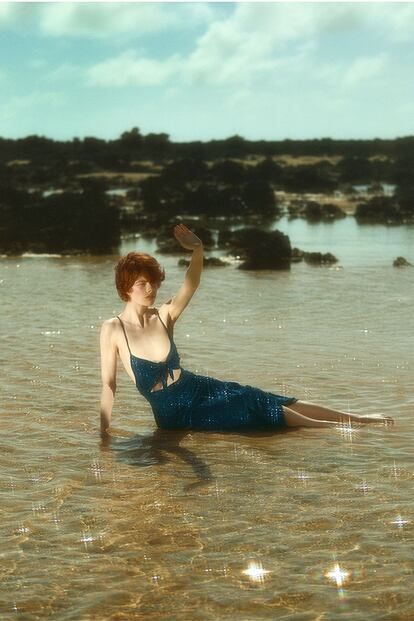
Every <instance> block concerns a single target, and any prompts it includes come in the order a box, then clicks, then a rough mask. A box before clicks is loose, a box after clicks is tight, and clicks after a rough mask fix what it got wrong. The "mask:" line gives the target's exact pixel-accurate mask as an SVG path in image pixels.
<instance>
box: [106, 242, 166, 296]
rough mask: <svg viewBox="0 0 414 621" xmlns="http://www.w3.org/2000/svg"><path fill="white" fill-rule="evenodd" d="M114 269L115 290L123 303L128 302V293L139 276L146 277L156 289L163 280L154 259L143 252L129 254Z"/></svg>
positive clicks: (162, 275) (162, 272) (161, 272)
mask: <svg viewBox="0 0 414 621" xmlns="http://www.w3.org/2000/svg"><path fill="white" fill-rule="evenodd" d="M114 269H115V285H116V289H117V291H118V295H119V297H120V298H121V300H123V301H124V302H129V300H130V297H129V294H128V291H130V289H131V288H132V286H133V284H134V282H135V281H136V280H137V279H138V277H139V276H146V277H147V278H148V280H150V281H151V282H154V283H156V284H157V285H158V287H159V286H160V285H161V283H162V281H163V280H165V271H164V269H163V268H162V267H161V265H160V264H159V263H158V261H157V260H156V259H154V257H152V256H151V255H150V254H146V253H145V252H129V253H128V254H126V255H125V256H124V257H121V258H120V259H119V261H118V263H117V264H116V265H115V268H114Z"/></svg>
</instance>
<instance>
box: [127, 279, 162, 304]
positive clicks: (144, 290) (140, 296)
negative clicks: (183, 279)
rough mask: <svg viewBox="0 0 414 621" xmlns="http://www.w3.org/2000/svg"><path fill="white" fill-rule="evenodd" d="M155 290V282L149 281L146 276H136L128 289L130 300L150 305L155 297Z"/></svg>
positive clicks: (156, 288)
mask: <svg viewBox="0 0 414 621" xmlns="http://www.w3.org/2000/svg"><path fill="white" fill-rule="evenodd" d="M157 291H158V284H157V283H155V282H151V281H150V280H149V278H148V277H147V276H138V278H137V279H136V281H135V282H134V284H133V285H132V287H131V289H130V290H129V295H130V299H131V302H137V303H138V304H142V305H144V306H150V305H151V304H153V302H154V300H155V298H156V297H157Z"/></svg>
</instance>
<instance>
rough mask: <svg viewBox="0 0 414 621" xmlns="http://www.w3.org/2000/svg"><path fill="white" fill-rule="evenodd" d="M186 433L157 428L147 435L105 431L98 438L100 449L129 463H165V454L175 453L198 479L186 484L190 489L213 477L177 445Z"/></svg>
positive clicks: (186, 488)
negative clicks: (127, 436)
mask: <svg viewBox="0 0 414 621" xmlns="http://www.w3.org/2000/svg"><path fill="white" fill-rule="evenodd" d="M187 435H189V432H187V431H171V430H168V431H166V430H164V429H156V430H155V431H154V432H153V433H150V434H148V435H140V434H136V435H134V436H133V437H132V438H127V439H125V438H116V437H114V436H111V435H110V434H105V435H104V436H103V437H102V439H101V445H100V447H101V449H102V450H111V451H112V452H113V454H114V456H115V459H116V460H117V461H119V462H121V463H124V464H128V465H129V466H131V465H132V466H137V467H139V468H145V467H148V466H153V465H159V464H168V463H169V462H170V459H169V458H168V455H169V454H170V455H175V456H178V457H180V458H181V459H182V461H183V462H184V463H186V464H189V465H190V467H191V468H192V470H193V472H194V474H195V475H196V477H197V480H196V481H194V482H193V483H190V484H189V485H186V486H185V488H184V489H185V490H186V491H189V490H190V489H194V488H196V487H199V486H200V485H206V484H208V483H211V482H212V481H213V476H212V474H211V469H210V466H209V465H208V464H207V463H205V462H204V461H203V460H202V459H200V458H199V457H198V456H197V455H196V454H195V453H193V451H190V450H189V449H188V448H185V447H184V446H181V445H180V442H181V441H182V440H183V439H184V438H185V437H186V436H187Z"/></svg>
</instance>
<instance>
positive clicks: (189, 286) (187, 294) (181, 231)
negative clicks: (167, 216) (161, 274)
mask: <svg viewBox="0 0 414 621" xmlns="http://www.w3.org/2000/svg"><path fill="white" fill-rule="evenodd" d="M174 235H175V237H176V239H177V240H178V241H179V242H180V244H181V246H182V247H183V248H186V249H187V250H192V251H193V254H192V256H191V261H190V265H189V266H188V269H187V272H186V274H185V278H184V283H183V284H182V286H181V287H180V289H179V291H178V293H177V294H176V295H175V296H174V297H173V298H171V300H170V301H169V302H167V304H168V314H169V315H170V317H171V320H172V322H173V323H175V322H176V321H177V319H178V317H179V316H180V315H181V313H182V312H183V310H184V309H185V308H186V306H187V305H188V303H189V301H190V300H191V298H192V297H193V295H194V293H195V292H196V290H197V288H198V285H199V284H200V279H201V272H202V271H203V252H204V248H203V243H202V241H201V239H200V238H199V237H197V235H195V234H194V233H193V232H192V231H190V229H188V228H187V227H186V226H185V225H184V224H178V225H177V226H175V227H174Z"/></svg>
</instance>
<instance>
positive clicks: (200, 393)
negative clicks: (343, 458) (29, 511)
mask: <svg viewBox="0 0 414 621" xmlns="http://www.w3.org/2000/svg"><path fill="white" fill-rule="evenodd" d="M174 235H175V237H176V239H177V240H178V242H179V243H180V244H181V246H182V247H183V248H186V249H188V250H192V251H193V254H192V258H191V262H190V266H189V268H188V270H187V272H186V275H185V279H184V283H183V285H182V286H181V288H180V289H179V291H178V293H177V294H176V295H175V296H174V297H172V298H171V299H170V300H168V301H167V302H165V303H164V304H162V305H161V306H160V307H159V309H157V308H155V307H153V306H151V305H152V304H154V302H155V298H156V296H157V291H158V288H159V287H160V285H161V282H162V281H163V280H164V279H165V272H164V270H163V269H162V268H161V267H160V265H159V263H158V262H157V261H156V259H155V258H154V257H151V256H150V255H148V254H143V253H135V252H131V253H129V254H128V255H126V256H125V257H122V258H121V259H120V260H119V261H118V263H117V265H116V267H115V272H116V277H115V282H116V287H117V290H118V294H119V296H120V298H121V299H122V300H123V301H125V302H126V305H125V308H124V310H123V311H122V313H121V314H120V315H117V317H114V318H112V319H108V320H107V321H104V323H103V324H102V328H101V339H100V342H101V366H102V396H101V411H100V412H101V431H102V433H103V434H105V433H106V430H107V429H108V427H109V426H110V422H111V414H112V407H113V403H114V397H115V391H116V370H117V355H119V357H120V358H121V360H122V363H123V365H124V367H125V370H126V372H127V374H128V375H129V376H130V378H131V380H132V381H133V382H134V384H135V385H136V387H137V389H138V391H139V392H140V393H141V394H142V395H143V396H144V397H145V399H147V401H149V403H150V405H151V407H152V411H153V413H154V417H155V421H156V423H157V425H158V427H160V428H164V429H194V430H197V429H200V430H215V431H236V430H253V429H260V430H264V429H280V428H285V427H300V426H303V427H330V426H336V425H337V424H338V422H347V423H349V422H350V421H354V422H358V423H374V422H381V423H384V424H391V423H393V419H392V418H390V417H382V416H375V417H369V416H358V415H356V414H348V413H345V412H338V411H336V410H332V409H330V408H326V407H322V406H319V405H315V404H314V403H309V402H305V401H299V400H297V399H296V398H295V397H283V396H280V395H276V394H274V393H271V392H265V391H264V390H261V389H260V388H255V387H254V386H249V385H241V384H239V383H237V382H232V381H221V380H218V379H215V378H213V377H207V376H203V375H196V374H195V373H192V372H191V371H188V370H187V369H183V368H182V367H181V366H180V357H179V354H178V351H177V348H176V346H175V343H174V340H173V336H172V334H173V328H174V324H175V323H176V321H177V320H178V318H179V317H180V315H181V313H182V312H183V311H184V309H185V308H186V307H187V305H188V303H189V302H190V300H191V298H192V297H193V295H194V293H195V292H196V290H197V288H198V286H199V284H200V276H201V272H202V269H203V244H202V242H201V240H200V239H199V238H198V237H197V236H196V235H195V234H194V233H193V232H192V231H190V230H189V229H188V228H187V227H186V226H185V225H184V224H178V225H177V226H175V227H174ZM138 354H139V356H138Z"/></svg>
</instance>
